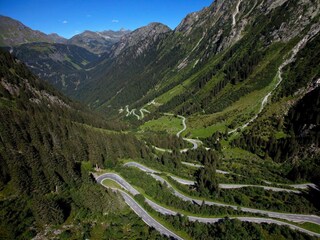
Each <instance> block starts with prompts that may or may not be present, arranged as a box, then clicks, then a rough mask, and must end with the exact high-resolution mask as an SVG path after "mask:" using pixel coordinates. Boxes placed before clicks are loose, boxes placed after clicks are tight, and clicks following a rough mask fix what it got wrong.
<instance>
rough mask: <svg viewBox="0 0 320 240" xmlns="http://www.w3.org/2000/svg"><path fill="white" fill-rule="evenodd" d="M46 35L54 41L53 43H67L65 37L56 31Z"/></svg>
mask: <svg viewBox="0 0 320 240" xmlns="http://www.w3.org/2000/svg"><path fill="white" fill-rule="evenodd" d="M48 37H49V38H50V39H51V40H52V41H53V42H54V43H67V39H65V38H64V37H61V36H59V35H58V34H56V33H50V34H48Z"/></svg>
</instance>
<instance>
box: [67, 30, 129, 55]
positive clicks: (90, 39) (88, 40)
mask: <svg viewBox="0 0 320 240" xmlns="http://www.w3.org/2000/svg"><path fill="white" fill-rule="evenodd" d="M128 33H130V31H129V30H120V31H111V30H109V31H102V32H92V31H84V32H83V33H80V34H77V35H75V36H73V37H72V38H70V39H69V40H68V44H72V45H77V46H79V47H83V48H85V49H87V50H88V51H91V52H93V53H96V54H101V53H105V52H110V49H111V47H112V46H113V45H114V44H115V43H117V42H119V41H120V39H121V38H122V37H123V36H124V35H126V34H128Z"/></svg>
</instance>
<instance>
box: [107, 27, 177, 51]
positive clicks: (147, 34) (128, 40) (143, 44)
mask: <svg viewBox="0 0 320 240" xmlns="http://www.w3.org/2000/svg"><path fill="white" fill-rule="evenodd" d="M170 31H171V29H170V28H169V27H167V26H165V25H163V24H161V23H150V24H149V25H147V26H145V27H142V28H138V29H137V30H135V31H133V32H132V33H130V34H128V35H126V36H123V37H122V38H121V39H120V41H119V42H118V43H117V44H115V45H114V46H113V47H112V50H111V51H112V54H111V56H113V57H117V56H118V55H120V53H121V52H123V51H124V50H126V49H129V48H134V49H135V54H134V56H133V57H138V56H139V55H141V54H142V53H143V52H144V51H145V50H147V49H148V48H149V47H150V46H151V45H152V44H154V43H155V42H156V41H157V40H158V39H159V37H161V35H163V34H165V33H168V32H170Z"/></svg>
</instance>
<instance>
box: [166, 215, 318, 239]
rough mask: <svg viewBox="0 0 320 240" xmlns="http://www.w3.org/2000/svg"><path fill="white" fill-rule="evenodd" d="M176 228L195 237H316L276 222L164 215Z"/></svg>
mask: <svg viewBox="0 0 320 240" xmlns="http://www.w3.org/2000/svg"><path fill="white" fill-rule="evenodd" d="M164 218H165V219H166V221H168V222H169V223H170V224H172V225H173V226H174V227H175V228H176V229H180V230H184V231H186V232H187V233H188V234H189V236H190V237H191V238H193V239H206V240H207V239H265V238H266V239H316V238H315V237H311V236H310V235H308V234H306V233H301V232H297V231H294V230H291V229H290V228H289V227H283V226H279V225H276V224H267V223H262V224H257V223H250V222H241V221H239V220H237V219H235V220H233V219H229V218H225V219H222V220H220V221H218V222H217V223H214V224H206V223H200V222H191V221H189V220H188V219H187V217H185V216H182V215H177V216H170V215H167V216H164Z"/></svg>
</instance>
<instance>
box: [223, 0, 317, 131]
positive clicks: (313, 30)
mask: <svg viewBox="0 0 320 240" xmlns="http://www.w3.org/2000/svg"><path fill="white" fill-rule="evenodd" d="M240 3H241V0H239V2H238V5H239V4H240ZM238 5H237V11H236V13H237V12H239V6H238ZM235 15H236V14H234V15H233V16H234V17H233V19H234V21H235ZM234 21H233V22H234ZM319 31H320V25H314V26H312V27H311V29H310V31H309V32H308V34H307V35H306V36H305V37H304V38H303V39H301V40H300V41H299V42H298V43H297V45H295V46H294V47H293V48H292V50H291V55H290V57H289V58H288V59H286V60H285V61H284V62H283V63H282V64H281V65H280V66H279V68H278V71H277V76H278V81H277V83H276V85H275V86H274V87H273V88H272V90H271V91H270V92H268V93H267V95H266V96H264V98H263V99H262V102H261V105H260V109H259V111H258V113H257V114H256V115H254V116H253V117H252V118H251V119H250V120H249V121H248V122H246V123H245V124H243V125H242V126H240V127H238V128H235V129H233V130H231V131H229V132H228V134H229V135H230V134H232V133H235V132H237V131H238V129H239V128H240V129H244V128H246V127H248V126H249V124H250V123H252V122H253V121H254V120H256V119H257V118H258V116H259V114H260V113H261V112H262V111H263V109H264V108H265V106H266V105H267V103H268V99H269V97H270V96H271V95H272V93H273V92H274V91H275V90H276V89H277V88H278V86H279V85H280V83H281V82H282V80H283V79H282V69H283V68H284V67H286V66H287V65H288V64H290V63H292V62H293V61H294V58H295V56H296V55H297V54H298V52H299V51H300V50H301V49H302V48H304V46H305V45H306V44H307V42H308V41H309V40H310V39H311V38H313V37H314V36H315V35H316V34H318V33H319Z"/></svg>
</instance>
